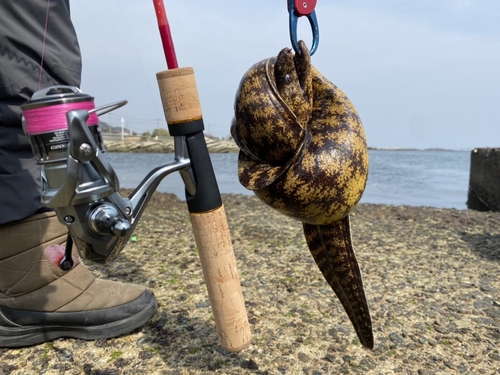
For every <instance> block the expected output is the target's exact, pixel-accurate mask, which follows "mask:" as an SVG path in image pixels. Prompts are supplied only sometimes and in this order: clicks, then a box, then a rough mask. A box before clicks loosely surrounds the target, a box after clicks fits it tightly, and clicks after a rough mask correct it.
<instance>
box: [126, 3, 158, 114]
mask: <svg viewBox="0 0 500 375" xmlns="http://www.w3.org/2000/svg"><path fill="white" fill-rule="evenodd" d="M117 3H118V7H119V8H120V12H121V14H122V17H123V22H124V23H125V27H126V28H127V31H128V34H129V36H130V40H131V41H132V45H133V46H134V52H135V55H136V57H137V60H138V61H139V66H140V68H141V72H142V77H143V78H144V81H145V82H146V87H147V88H148V92H149V96H150V97H151V103H152V104H153V108H154V110H155V113H156V117H157V118H158V119H160V118H161V116H160V115H159V114H158V108H157V107H156V103H155V100H154V96H153V93H152V91H151V87H150V86H149V82H148V80H147V78H146V72H145V70H144V66H143V65H142V60H141V57H140V55H139V51H138V49H137V45H136V44H135V41H134V38H133V35H132V32H131V31H130V27H129V25H128V22H127V18H126V17H125V12H124V11H123V8H122V6H121V3H120V0H117Z"/></svg>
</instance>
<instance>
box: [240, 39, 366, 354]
mask: <svg viewBox="0 0 500 375" xmlns="http://www.w3.org/2000/svg"><path fill="white" fill-rule="evenodd" d="M299 46H300V49H301V53H297V54H294V53H293V52H292V51H291V50H290V49H288V48H285V49H283V50H282V51H281V52H280V53H279V54H278V56H277V57H273V58H270V59H267V60H263V61H261V62H259V63H257V64H255V65H253V66H252V67H251V68H250V69H249V70H248V71H247V72H246V74H245V75H244V76H243V78H242V80H241V83H240V85H239V88H238V91H237V94H236V99H235V116H234V119H233V122H232V125H231V134H232V136H233V138H234V140H235V142H236V144H237V145H238V146H239V148H240V153H239V156H238V177H239V180H240V182H241V184H242V185H243V186H244V187H246V188H247V189H250V190H252V191H254V193H255V194H256V195H257V197H259V198H260V199H261V200H262V201H263V202H265V203H266V204H268V205H270V206H271V207H273V208H274V209H276V210H278V211H279V212H281V213H283V214H285V215H287V216H290V217H292V218H294V219H296V220H299V221H301V222H302V223H303V228H304V234H305V237H306V242H307V244H308V247H309V250H310V251H311V254H312V256H313V258H314V260H315V262H316V264H317V265H318V267H319V269H320V270H321V272H322V273H323V275H324V277H325V279H326V280H327V282H328V283H329V284H330V286H331V287H332V289H333V291H334V292H335V294H336V295H337V297H338V298H339V300H340V302H341V303H342V305H343V307H344V309H345V311H346V313H347V315H348V316H349V319H350V320H351V322H352V324H353V326H354V328H355V330H356V333H357V335H358V337H359V339H360V342H361V343H362V345H364V346H365V347H367V348H370V349H371V348H373V345H374V340H373V332H372V323H371V317H370V312H369V308H368V303H367V300H366V296H365V293H364V288H363V281H362V278H361V272H360V268H359V266H358V262H357V260H356V255H355V253H354V249H353V247H352V241H351V234H350V224H349V213H350V212H351V211H352V209H353V208H354V207H355V205H356V204H357V203H358V202H359V200H360V199H361V195H362V194H363V191H364V189H365V185H366V180H367V176H368V151H367V146H366V139H365V133H364V129H363V125H362V124H361V121H360V119H359V116H358V114H357V112H356V109H355V108H354V106H353V104H352V103H351V101H350V100H349V99H348V98H347V97H346V96H345V94H344V93H343V92H342V91H341V90H340V89H339V88H337V87H336V86H335V85H334V84H333V83H331V82H330V81H328V80H327V79H326V78H325V77H324V76H323V75H321V73H319V72H318V71H317V70H316V68H314V66H313V65H312V63H311V58H310V55H309V50H308V49H307V47H306V45H305V43H304V42H302V41H300V42H299Z"/></svg>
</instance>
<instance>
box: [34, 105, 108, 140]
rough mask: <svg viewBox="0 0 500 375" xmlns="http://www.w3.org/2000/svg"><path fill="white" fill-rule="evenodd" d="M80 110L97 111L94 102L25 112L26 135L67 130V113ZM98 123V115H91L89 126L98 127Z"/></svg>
mask: <svg viewBox="0 0 500 375" xmlns="http://www.w3.org/2000/svg"><path fill="white" fill-rule="evenodd" d="M79 109H85V110H87V111H92V110H93V109H95V106H94V102H92V101H85V102H77V103H63V104H57V105H49V106H45V107H38V108H33V109H27V110H25V111H24V120H25V127H26V133H28V135H35V134H42V133H47V132H53V131H57V130H67V129H68V120H67V119H66V113H68V112H70V111H73V110H79ZM98 123H99V117H98V116H97V114H96V113H95V112H92V113H90V114H89V119H88V120H87V126H92V125H97V124H98Z"/></svg>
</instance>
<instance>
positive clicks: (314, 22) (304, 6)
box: [288, 0, 319, 56]
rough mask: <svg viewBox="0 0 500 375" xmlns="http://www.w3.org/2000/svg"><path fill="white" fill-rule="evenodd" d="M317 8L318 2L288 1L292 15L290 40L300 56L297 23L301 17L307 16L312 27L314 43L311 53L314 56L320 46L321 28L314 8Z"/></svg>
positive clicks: (306, 0)
mask: <svg viewBox="0 0 500 375" xmlns="http://www.w3.org/2000/svg"><path fill="white" fill-rule="evenodd" d="M315 6H316V0H288V12H289V14H290V18H289V20H290V22H289V25H290V40H291V42H292V47H293V49H294V50H295V52H296V53H298V54H300V48H299V42H298V40H297V23H298V19H299V17H302V16H306V17H307V19H308V20H309V23H310V25H311V30H312V33H313V43H312V46H311V49H310V51H309V53H310V55H311V56H312V55H313V54H314V53H315V52H316V50H317V48H318V44H319V27H318V19H317V18H316V11H315V10H314V7H315Z"/></svg>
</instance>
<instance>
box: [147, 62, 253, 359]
mask: <svg viewBox="0 0 500 375" xmlns="http://www.w3.org/2000/svg"><path fill="white" fill-rule="evenodd" d="M156 77H157V80H158V85H159V88H160V94H161V99H162V103H163V109H164V112H165V118H166V120H167V124H168V127H169V131H170V134H171V135H174V136H177V135H185V136H186V144H187V148H188V151H189V156H190V160H191V169H192V171H193V174H194V176H195V180H196V193H195V195H194V196H186V200H187V204H188V208H189V212H190V218H191V224H192V227H193V233H194V237H195V241H196V245H197V247H198V253H199V257H200V261H201V266H202V269H203V275H204V277H205V283H206V286H207V290H208V296H209V299H210V304H211V306H212V313H213V316H214V320H215V325H216V328H217V333H218V336H219V342H220V344H221V346H222V347H223V348H224V349H225V350H228V351H232V352H237V351H240V350H243V349H245V348H246V347H248V346H249V345H250V341H251V333H250V325H249V323H248V317H247V312H246V308H245V301H244V299H243V293H242V290H241V285H240V279H239V276H238V270H237V267H236V258H235V256H234V251H233V246H232V242H231V236H230V233H229V227H228V224H227V218H226V213H225V210H224V206H223V204H222V201H221V199H220V193H219V188H218V186H217V181H216V180H215V175H214V173H213V167H212V164H211V161H210V157H209V154H208V151H207V148H206V143H205V140H204V137H203V121H202V111H201V105H200V100H199V98H198V90H197V87H196V80H195V76H194V71H193V69H192V68H178V69H171V70H166V71H163V72H160V73H157V75H156Z"/></svg>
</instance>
